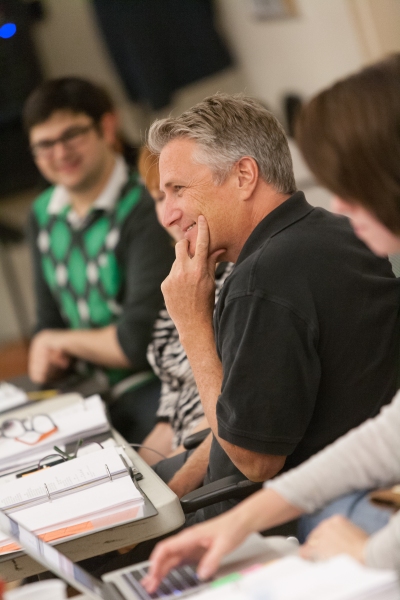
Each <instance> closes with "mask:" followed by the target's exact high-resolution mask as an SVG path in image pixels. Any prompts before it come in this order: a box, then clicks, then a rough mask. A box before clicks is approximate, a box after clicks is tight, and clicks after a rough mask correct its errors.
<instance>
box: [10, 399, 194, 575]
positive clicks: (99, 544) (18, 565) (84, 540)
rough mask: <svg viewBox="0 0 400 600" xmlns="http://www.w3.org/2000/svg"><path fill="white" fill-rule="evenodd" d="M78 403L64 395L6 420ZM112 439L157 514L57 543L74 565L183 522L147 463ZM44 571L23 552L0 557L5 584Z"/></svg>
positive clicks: (121, 441) (176, 501) (172, 496)
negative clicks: (139, 477) (138, 476)
mask: <svg viewBox="0 0 400 600" xmlns="http://www.w3.org/2000/svg"><path fill="white" fill-rule="evenodd" d="M80 400H81V397H80V396H79V395H78V394H65V395H64V396H61V397H59V398H54V399H52V400H45V401H42V402H36V403H34V404H30V405H29V406H27V407H24V408H20V409H18V410H15V411H13V412H9V413H7V418H11V417H13V416H18V417H19V418H21V417H22V418H24V417H26V416H29V415H33V414H37V413H45V412H47V411H50V410H57V409H59V408H62V407H63V406H67V405H69V404H71V403H74V402H79V401H80ZM4 418H5V416H4V415H2V417H1V418H0V421H1V420H3V419H4ZM113 436H114V438H115V439H116V440H117V442H118V443H119V444H121V445H122V446H125V452H126V453H127V454H128V456H129V457H130V459H131V460H132V462H133V464H134V465H135V467H136V468H137V469H138V471H140V473H142V475H143V479H142V480H141V481H139V482H138V484H139V486H140V488H141V489H142V490H143V492H144V493H145V494H146V496H147V497H148V498H149V500H150V501H151V502H152V504H153V505H154V507H155V508H156V509H157V511H158V514H157V515H155V516H153V517H149V518H148V519H141V520H138V521H132V522H129V523H125V524H123V525H118V526H116V527H111V528H109V529H106V530H103V531H98V532H94V533H89V534H87V535H85V536H83V537H78V538H76V539H70V540H66V541H62V542H60V543H57V548H58V550H60V551H61V552H62V553H63V554H65V555H66V556H68V558H70V559H71V560H73V561H74V562H78V561H80V560H83V559H85V558H90V557H92V556H98V555H100V554H104V553H106V552H111V551H112V550H118V549H120V548H124V547H126V546H131V545H134V544H138V543H139V542H143V541H145V540H149V539H152V538H155V537H158V536H161V535H164V534H166V533H169V532H170V531H174V530H175V529H178V527H180V526H181V525H182V524H183V523H184V520H185V517H184V514H183V511H182V508H181V505H180V502H179V499H178V498H177V496H176V495H175V494H174V493H173V492H172V491H171V490H170V488H169V487H168V486H167V485H166V484H165V483H164V482H163V481H162V480H161V479H160V478H159V477H158V475H156V474H155V473H154V471H153V470H152V469H151V468H150V467H149V466H148V465H147V463H145V462H144V461H143V460H142V459H141V458H140V456H139V455H138V454H137V452H135V451H134V450H133V449H132V448H130V447H129V446H128V445H127V442H125V440H124V439H123V438H122V437H121V436H120V435H119V434H118V433H117V432H116V431H113ZM0 483H1V479H0ZM44 570H45V569H44V567H42V565H39V564H38V563H36V562H35V561H34V560H33V559H32V558H30V557H29V556H27V555H26V554H24V553H13V554H10V555H5V556H4V557H3V558H0V573H1V576H2V578H3V579H5V580H6V581H13V580H15V579H22V578H23V577H28V576H30V575H34V574H37V573H41V572H43V571H44Z"/></svg>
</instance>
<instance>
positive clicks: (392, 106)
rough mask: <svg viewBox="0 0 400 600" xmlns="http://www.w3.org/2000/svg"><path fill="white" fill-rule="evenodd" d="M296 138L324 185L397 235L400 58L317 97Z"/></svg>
mask: <svg viewBox="0 0 400 600" xmlns="http://www.w3.org/2000/svg"><path fill="white" fill-rule="evenodd" d="M296 139H297V142H298V145H299V147H300V150H301V151H302V153H303V156H304V158H305V160H306V162H307V163H308V165H309V167H310V169H311V171H312V172H313V173H314V174H315V176H316V177H317V179H318V180H319V181H320V182H321V183H322V184H323V185H324V186H326V187H327V188H328V189H329V190H331V191H332V192H333V193H334V194H336V195H337V196H339V197H340V198H343V200H345V201H346V202H349V203H358V204H362V205H363V206H364V207H365V208H366V209H367V210H369V211H370V212H372V213H373V214H375V215H376V217H377V218H378V219H379V220H380V221H381V222H382V223H383V224H384V225H385V226H386V227H387V228H388V229H390V230H391V231H393V232H394V233H397V234H398V233H400V54H395V55H392V56H390V57H389V58H387V59H385V60H383V61H380V62H378V63H376V64H373V65H371V66H369V67H367V68H365V69H363V70H362V71H360V72H358V73H356V74H355V75H352V76H350V77H347V78H345V79H343V80H341V81H339V82H337V83H335V84H334V85H333V86H332V87H330V88H328V89H326V90H324V91H323V92H321V93H320V94H318V95H317V96H315V98H313V99H312V100H311V101H310V102H309V103H308V104H306V105H304V106H303V108H302V110H301V112H300V115H299V118H298V121H297V126H296Z"/></svg>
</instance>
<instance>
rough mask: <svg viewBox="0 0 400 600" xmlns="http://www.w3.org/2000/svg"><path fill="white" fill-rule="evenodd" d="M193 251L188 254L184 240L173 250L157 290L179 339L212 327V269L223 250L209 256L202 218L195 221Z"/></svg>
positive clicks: (213, 298) (204, 223)
mask: <svg viewBox="0 0 400 600" xmlns="http://www.w3.org/2000/svg"><path fill="white" fill-rule="evenodd" d="M197 229H198V232H197V240H196V250H195V253H194V256H193V258H190V256H189V254H188V249H189V248H188V245H189V242H188V241H187V240H181V241H180V242H178V243H177V244H176V246H175V253H176V260H175V262H174V264H173V265H172V269H171V272H170V274H169V275H168V277H167V278H166V279H165V280H164V281H163V283H162V286H161V289H162V292H163V294H164V299H165V304H166V306H167V310H168V312H169V315H170V317H171V318H172V320H173V321H174V323H175V325H176V328H177V329H178V332H179V335H180V337H181V340H182V338H184V337H185V336H188V335H193V334H194V331H195V330H201V328H202V327H204V325H210V324H211V325H212V315H213V310H214V302H215V266H216V263H217V259H218V256H220V255H221V254H222V253H223V252H225V249H220V250H216V251H215V252H213V253H212V254H211V255H209V244H210V234H209V230H208V225H207V221H206V219H205V217H203V216H202V215H201V216H199V218H198V220H197Z"/></svg>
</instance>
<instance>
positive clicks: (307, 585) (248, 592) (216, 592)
mask: <svg viewBox="0 0 400 600" xmlns="http://www.w3.org/2000/svg"><path fill="white" fill-rule="evenodd" d="M396 589H397V576H396V573H395V572H394V571H384V570H377V569H369V568H367V567H363V566H362V565H360V564H359V563H358V562H357V561H355V560H354V559H352V558H350V557H348V556H344V555H343V556H337V557H335V558H332V559H330V560H327V561H321V562H318V563H312V562H309V561H306V560H303V559H301V558H299V557H297V556H288V557H286V558H282V559H280V560H278V561H274V562H272V563H270V564H269V565H266V566H262V567H260V568H259V569H256V570H253V571H250V572H249V573H248V574H246V575H244V576H243V578H241V579H239V580H238V581H235V582H233V583H227V584H226V585H224V586H221V587H216V588H215V589H208V590H205V591H204V592H202V593H200V594H198V595H197V596H196V598H197V599H198V600H220V598H221V597H228V598H230V599H232V600H361V599H362V598H370V599H374V600H378V599H379V600H385V598H393V592H394V591H395V590H396Z"/></svg>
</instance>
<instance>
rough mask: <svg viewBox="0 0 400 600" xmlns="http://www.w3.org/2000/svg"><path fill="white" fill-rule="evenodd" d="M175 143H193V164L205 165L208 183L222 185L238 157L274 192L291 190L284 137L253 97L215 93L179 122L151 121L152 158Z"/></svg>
mask: <svg viewBox="0 0 400 600" xmlns="http://www.w3.org/2000/svg"><path fill="white" fill-rule="evenodd" d="M176 138H187V139H191V140H193V141H195V142H196V143H197V146H198V148H197V152H196V153H195V156H194V158H195V160H196V161H197V163H199V164H203V165H207V166H208V167H209V168H210V169H211V170H212V172H213V174H214V181H215V182H216V183H217V184H221V183H223V182H224V181H225V179H226V177H227V176H228V174H229V172H230V171H231V169H232V167H233V166H234V164H235V163H236V162H237V161H238V160H240V159H241V158H243V157H244V156H250V157H252V158H254V160H255V161H256V162H257V165H258V168H259V173H260V177H261V178H263V179H264V180H265V181H266V182H267V183H269V184H271V185H273V186H274V187H275V189H276V190H277V191H278V192H281V193H283V194H292V193H293V192H295V191H296V184H295V181H294V175H293V166H292V159H291V155H290V151H289V146H288V143H287V139H286V135H285V132H284V130H283V128H282V126H281V125H280V123H279V122H278V121H277V119H276V118H275V117H274V116H273V115H272V114H271V113H270V112H269V111H268V110H267V109H265V108H264V107H263V106H261V104H259V103H258V102H256V101H255V100H254V99H253V98H249V97H246V96H243V95H241V94H240V95H239V94H238V95H234V96H230V95H228V94H215V95H214V96H209V97H208V98H205V99H204V100H203V101H202V102H199V103H198V104H196V105H195V106H193V108H190V109H189V110H187V111H186V112H184V113H183V114H182V115H181V116H180V117H176V118H174V117H169V118H167V119H161V120H158V121H155V122H154V123H153V124H152V126H151V127H150V130H149V135H148V146H149V148H150V150H151V152H153V153H154V154H160V152H161V150H162V149H163V147H164V146H165V145H166V144H168V142H170V141H172V140H173V139H176Z"/></svg>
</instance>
